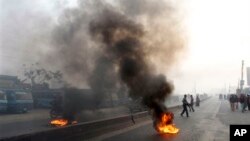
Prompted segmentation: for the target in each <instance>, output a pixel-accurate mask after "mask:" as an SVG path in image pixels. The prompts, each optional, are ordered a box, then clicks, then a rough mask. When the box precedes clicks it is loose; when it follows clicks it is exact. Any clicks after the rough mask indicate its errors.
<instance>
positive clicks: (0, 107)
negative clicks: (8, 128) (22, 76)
mask: <svg viewBox="0 0 250 141" xmlns="http://www.w3.org/2000/svg"><path fill="white" fill-rule="evenodd" d="M6 110H7V98H6V95H5V93H4V92H3V91H0V112H6Z"/></svg>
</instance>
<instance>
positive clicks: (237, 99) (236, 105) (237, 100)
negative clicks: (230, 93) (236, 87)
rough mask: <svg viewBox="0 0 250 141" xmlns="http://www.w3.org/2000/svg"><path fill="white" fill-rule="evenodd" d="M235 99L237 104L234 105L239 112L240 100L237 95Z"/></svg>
mask: <svg viewBox="0 0 250 141" xmlns="http://www.w3.org/2000/svg"><path fill="white" fill-rule="evenodd" d="M234 99H235V104H234V106H235V109H236V110H238V102H239V98H238V96H237V95H236V94H235V95H234Z"/></svg>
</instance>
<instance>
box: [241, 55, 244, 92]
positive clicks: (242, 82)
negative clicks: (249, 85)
mask: <svg viewBox="0 0 250 141" xmlns="http://www.w3.org/2000/svg"><path fill="white" fill-rule="evenodd" d="M243 70H244V60H242V63H241V80H240V91H241V92H242V91H243V86H244V80H243V77H244V73H243V72H244V71H243Z"/></svg>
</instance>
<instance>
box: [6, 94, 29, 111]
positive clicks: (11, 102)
mask: <svg viewBox="0 0 250 141" xmlns="http://www.w3.org/2000/svg"><path fill="white" fill-rule="evenodd" d="M6 96H7V110H8V112H17V113H26V112H28V111H29V110H31V109H33V98H32V95H31V93H30V92H26V91H15V90H8V91H6Z"/></svg>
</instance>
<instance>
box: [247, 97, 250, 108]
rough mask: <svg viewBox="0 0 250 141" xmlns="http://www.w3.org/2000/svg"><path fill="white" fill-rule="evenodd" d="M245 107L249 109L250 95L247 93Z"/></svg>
mask: <svg viewBox="0 0 250 141" xmlns="http://www.w3.org/2000/svg"><path fill="white" fill-rule="evenodd" d="M247 107H248V111H250V95H247Z"/></svg>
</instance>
